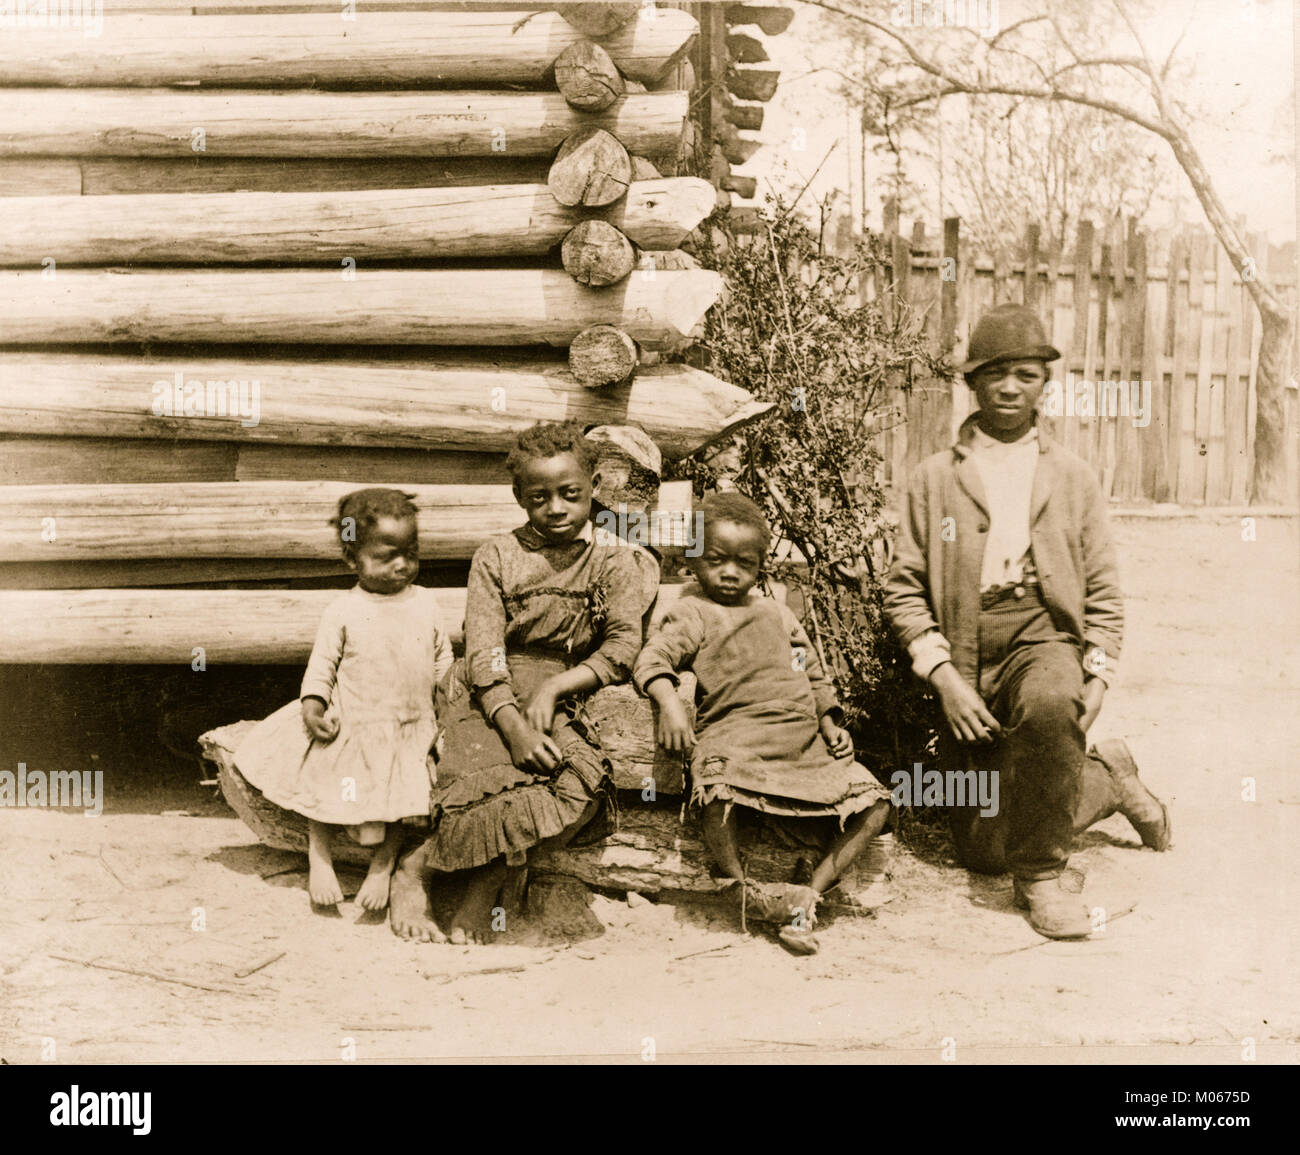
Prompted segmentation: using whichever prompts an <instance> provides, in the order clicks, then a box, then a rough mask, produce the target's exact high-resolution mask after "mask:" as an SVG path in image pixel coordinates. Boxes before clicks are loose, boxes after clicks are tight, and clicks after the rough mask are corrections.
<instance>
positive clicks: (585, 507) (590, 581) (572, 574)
mask: <svg viewBox="0 0 1300 1155" xmlns="http://www.w3.org/2000/svg"><path fill="white" fill-rule="evenodd" d="M595 463H596V447H595V446H594V445H593V444H592V443H591V442H590V441H588V440H587V438H586V437H584V436H583V434H582V431H581V430H580V429H579V428H578V427H577V426H576V425H574V424H572V423H564V424H547V423H543V424H539V425H536V426H534V427H533V428H531V429H529V430H527V431H525V432H524V433H523V434H521V435H520V437H519V439H518V442H517V444H516V446H515V448H514V450H513V451H512V452H511V454H510V455H509V457H508V458H507V462H506V464H507V467H508V468H509V470H510V474H511V477H512V478H513V479H514V494H515V499H516V500H517V501H518V502H519V505H520V506H521V508H522V509H523V511H524V513H525V514H526V515H527V518H528V521H527V524H525V525H522V526H520V527H519V528H518V529H516V530H515V531H514V532H513V533H510V534H507V535H505V536H503V537H499V538H495V539H493V540H491V541H488V542H486V543H485V544H484V545H483V546H481V547H480V548H479V550H478V552H477V553H475V555H474V560H473V563H472V564H471V567H470V576H469V589H468V594H467V600H466V606H465V657H464V658H463V659H462V660H460V661H457V662H456V664H455V665H454V666H453V667H452V670H451V672H450V674H449V675H448V676H447V677H446V678H445V679H444V681H443V683H442V686H441V687H440V688H439V696H438V716H439V719H440V720H441V722H442V724H443V725H444V727H445V734H444V742H443V745H442V748H441V752H440V755H439V762H438V784H437V786H436V787H435V788H434V791H433V795H432V802H431V807H430V810H431V814H430V819H431V822H432V832H431V834H430V836H429V838H428V839H427V840H426V842H425V844H424V845H423V846H422V847H420V848H419V849H418V850H414V851H412V852H411V853H409V854H407V855H405V856H404V857H403V859H402V862H401V865H400V867H399V869H398V871H397V873H396V874H395V875H394V877H393V889H392V908H391V912H390V918H391V922H392V927H393V931H394V933H395V934H397V935H399V936H401V937H403V938H408V939H413V940H417V941H422V942H443V941H446V936H444V934H443V932H442V930H441V929H440V928H439V927H438V925H437V924H436V923H435V922H434V919H433V913H432V909H431V907H430V903H429V894H428V884H429V881H430V880H431V878H432V877H433V876H434V875H435V874H437V873H449V872H452V871H462V870H463V871H469V872H470V873H469V877H468V880H467V884H466V888H465V897H464V900H463V901H462V902H461V904H460V907H459V909H458V910H457V911H456V913H455V915H454V916H453V918H452V923H451V927H450V938H451V941H452V942H453V943H465V942H485V941H487V939H488V936H489V934H490V927H489V923H490V913H491V910H492V907H493V904H494V903H495V902H496V898H497V895H498V893H499V892H500V890H501V884H502V881H503V879H504V874H505V869H506V867H507V865H522V864H523V863H524V862H525V861H526V858H527V853H528V851H530V850H531V849H532V848H533V847H535V846H539V845H542V844H543V843H546V844H548V845H564V844H566V843H568V842H570V841H573V840H575V839H579V840H581V841H582V842H594V841H599V840H600V839H601V838H604V837H605V836H606V835H607V834H609V833H610V832H611V831H612V830H613V829H614V828H615V827H616V824H617V816H616V813H615V811H614V803H615V796H614V791H613V787H612V782H611V779H610V773H609V764H608V761H607V759H606V758H605V756H604V754H603V753H602V751H601V749H600V745H599V741H598V738H597V736H596V735H595V733H594V731H593V729H592V728H591V726H590V725H589V724H588V722H587V720H586V718H585V716H584V714H583V711H582V706H581V699H582V697H583V696H584V695H586V694H589V693H590V692H591V691H593V690H595V689H597V688H598V687H600V686H605V685H609V684H610V683H614V682H619V681H623V680H625V679H626V678H627V677H628V675H629V673H630V671H631V667H632V662H633V661H634V660H635V658H636V655H637V651H638V650H639V649H640V648H641V639H642V621H643V619H644V617H645V615H646V613H647V612H648V611H649V609H650V606H651V604H652V603H653V601H654V598H655V594H656V593H657V591H658V588H659V567H658V565H657V563H656V562H655V560H654V558H653V557H652V556H651V555H650V554H649V553H648V552H647V551H646V550H644V549H642V548H640V547H639V546H634V545H628V544H626V543H623V542H617V541H616V542H614V543H607V542H598V541H596V540H594V535H593V532H592V524H591V505H592V491H593V489H594V487H595V486H596V485H597V484H598V475H595V474H594V469H595Z"/></svg>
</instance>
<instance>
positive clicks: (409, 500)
mask: <svg viewBox="0 0 1300 1155" xmlns="http://www.w3.org/2000/svg"><path fill="white" fill-rule="evenodd" d="M419 516H420V514H419V511H418V510H417V509H416V508H415V494H413V493H403V492H402V491H401V490H400V489H381V488H374V489H356V490H353V491H352V492H351V493H348V494H344V495H343V497H342V498H340V499H339V508H338V512H337V513H336V514H335V515H334V517H333V518H332V519H331V520H330V525H332V526H333V527H334V532H335V533H336V534H337V535H338V539H339V547H340V548H341V549H342V550H343V556H344V557H352V556H353V554H354V553H355V552H356V549H357V546H359V545H360V544H361V543H362V542H363V541H365V538H366V534H367V533H369V532H370V531H371V530H372V529H374V528H375V526H376V525H377V524H378V523H379V519H380V518H382V517H391V518H397V519H398V520H405V519H406V518H410V519H411V520H412V521H416V522H418V520H419ZM349 523H350V524H349ZM348 528H351V530H352V535H351V537H350V538H349V537H347V536H345V532H344V531H345V530H346V529H348Z"/></svg>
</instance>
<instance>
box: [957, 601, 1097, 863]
mask: <svg viewBox="0 0 1300 1155" xmlns="http://www.w3.org/2000/svg"><path fill="white" fill-rule="evenodd" d="M1028 590H1029V592H1028V594H1027V596H1025V597H1023V598H1014V597H1007V598H1004V599H1003V600H1000V601H998V602H997V603H995V604H994V605H992V606H990V607H988V608H986V609H984V610H983V611H981V613H980V621H979V634H980V685H979V690H980V694H981V695H982V697H983V698H984V701H985V703H986V704H987V705H988V708H989V711H990V712H991V713H992V714H993V716H994V717H995V718H997V720H998V722H999V723H1000V724H1001V726H1002V734H1001V736H1000V737H999V738H998V739H997V740H996V741H995V742H994V743H993V744H992V745H991V746H961V745H959V744H958V743H957V741H956V739H954V738H953V737H952V734H951V732H950V731H948V730H947V728H946V726H945V727H944V730H943V734H942V739H941V742H940V750H939V754H940V758H941V759H942V764H943V766H944V767H949V766H951V767H956V768H962V769H969V770H974V771H976V772H977V773H980V774H996V775H997V782H998V795H999V797H998V812H997V814H993V815H989V816H981V815H980V814H979V808H978V807H976V806H966V807H949V810H948V818H949V823H950V825H951V828H952V835H953V841H954V843H955V844H956V847H957V856H958V858H959V859H960V861H961V863H962V865H964V866H965V867H967V868H968V869H970V870H975V871H979V872H981V873H985V874H1001V873H1003V872H1004V871H1010V872H1011V874H1013V875H1014V876H1015V877H1016V878H1019V879H1023V880H1026V881H1028V880H1033V879H1049V878H1056V877H1057V876H1059V875H1060V874H1061V872H1062V871H1064V870H1065V866H1066V863H1067V862H1068V861H1069V857H1070V847H1071V844H1072V843H1073V841H1074V836H1075V834H1076V833H1077V832H1079V831H1082V830H1086V829H1087V828H1088V827H1089V826H1091V825H1092V824H1093V823H1094V822H1097V821H1099V820H1100V819H1102V818H1105V817H1106V816H1107V815H1109V814H1113V813H1114V812H1115V808H1116V805H1117V802H1118V799H1117V796H1116V793H1115V788H1114V785H1113V784H1112V782H1111V777H1110V774H1109V773H1108V772H1107V770H1106V767H1105V765H1104V764H1103V763H1102V762H1100V761H1099V760H1098V759H1096V758H1094V757H1092V756H1090V755H1088V754H1087V753H1086V742H1085V738H1084V733H1083V730H1082V728H1081V727H1080V726H1079V718H1080V716H1081V715H1082V713H1083V708H1084V707H1083V668H1082V666H1081V664H1080V654H1079V647H1078V645H1077V643H1076V642H1075V641H1074V639H1073V638H1072V637H1070V635H1068V634H1065V633H1062V632H1061V631H1059V630H1058V629H1056V627H1055V626H1054V625H1053V624H1052V620H1051V617H1050V615H1049V614H1048V612H1047V609H1046V608H1045V607H1044V606H1043V603H1042V601H1041V600H1040V599H1039V598H1038V596H1037V595H1036V592H1035V591H1036V587H1033V586H1030V587H1028Z"/></svg>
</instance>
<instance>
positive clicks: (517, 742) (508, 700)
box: [465, 542, 562, 774]
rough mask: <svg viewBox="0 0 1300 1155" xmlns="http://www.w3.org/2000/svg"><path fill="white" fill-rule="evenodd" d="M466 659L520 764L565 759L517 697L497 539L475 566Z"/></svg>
mask: <svg viewBox="0 0 1300 1155" xmlns="http://www.w3.org/2000/svg"><path fill="white" fill-rule="evenodd" d="M465 663H466V665H467V666H468V667H469V676H470V684H471V685H472V686H473V687H474V692H475V693H476V694H477V695H478V701H479V705H480V706H481V707H482V709H483V713H484V714H486V715H487V717H488V720H489V721H490V722H491V723H492V724H493V725H494V726H495V727H496V728H497V732H498V733H499V734H500V735H501V738H502V740H503V741H504V742H505V744H506V746H507V747H509V749H510V758H511V760H512V761H513V762H514V764H515V765H516V766H520V767H523V768H525V769H527V770H532V771H534V772H536V773H539V774H544V773H550V772H551V771H553V770H555V769H557V768H558V767H559V765H560V762H561V760H562V759H561V756H560V748H559V747H558V746H557V745H556V744H555V742H554V741H553V740H552V739H550V738H548V737H547V736H546V734H544V733H542V732H540V731H539V730H537V729H536V728H535V727H533V726H530V725H529V724H528V723H527V721H526V720H525V718H524V715H523V713H522V711H521V710H520V709H519V702H518V700H517V699H516V698H515V688H514V683H513V681H512V680H511V678H510V666H509V665H508V664H507V662H506V603H505V595H504V593H503V591H502V587H501V558H500V555H499V554H498V552H497V547H496V546H495V545H494V544H493V543H492V542H487V543H486V544H484V545H482V546H480V547H479V549H478V552H477V553H475V554H474V560H473V561H472V562H471V563H470V567H469V582H468V584H467V589H466V594H465Z"/></svg>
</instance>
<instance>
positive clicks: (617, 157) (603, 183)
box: [546, 128, 632, 208]
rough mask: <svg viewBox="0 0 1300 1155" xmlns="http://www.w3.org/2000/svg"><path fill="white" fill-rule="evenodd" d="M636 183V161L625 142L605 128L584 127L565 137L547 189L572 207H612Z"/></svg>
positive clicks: (552, 165)
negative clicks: (633, 179)
mask: <svg viewBox="0 0 1300 1155" xmlns="http://www.w3.org/2000/svg"><path fill="white" fill-rule="evenodd" d="M631 183H632V158H631V157H630V156H629V155H628V151H627V149H626V148H624V147H623V144H622V142H621V141H620V140H619V139H618V137H616V136H615V135H614V134H613V133H611V132H606V131H605V129H603V128H584V129H579V130H578V131H577V132H575V133H572V134H571V135H569V136H568V137H566V138H565V140H564V143H563V144H561V145H560V148H559V151H558V152H557V153H556V154H555V160H554V162H553V163H552V164H551V168H550V171H549V172H548V173H547V174H546V186H547V188H549V189H550V190H551V195H552V196H553V197H554V198H555V199H556V201H558V202H559V203H560V204H562V205H566V206H568V207H570V208H573V207H576V206H578V205H585V206H586V207H588V208H598V207H600V206H602V205H610V204H613V203H614V202H615V201H617V200H619V199H621V198H622V197H623V196H624V195H626V193H627V189H628V186H629V185H630V184H631Z"/></svg>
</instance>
